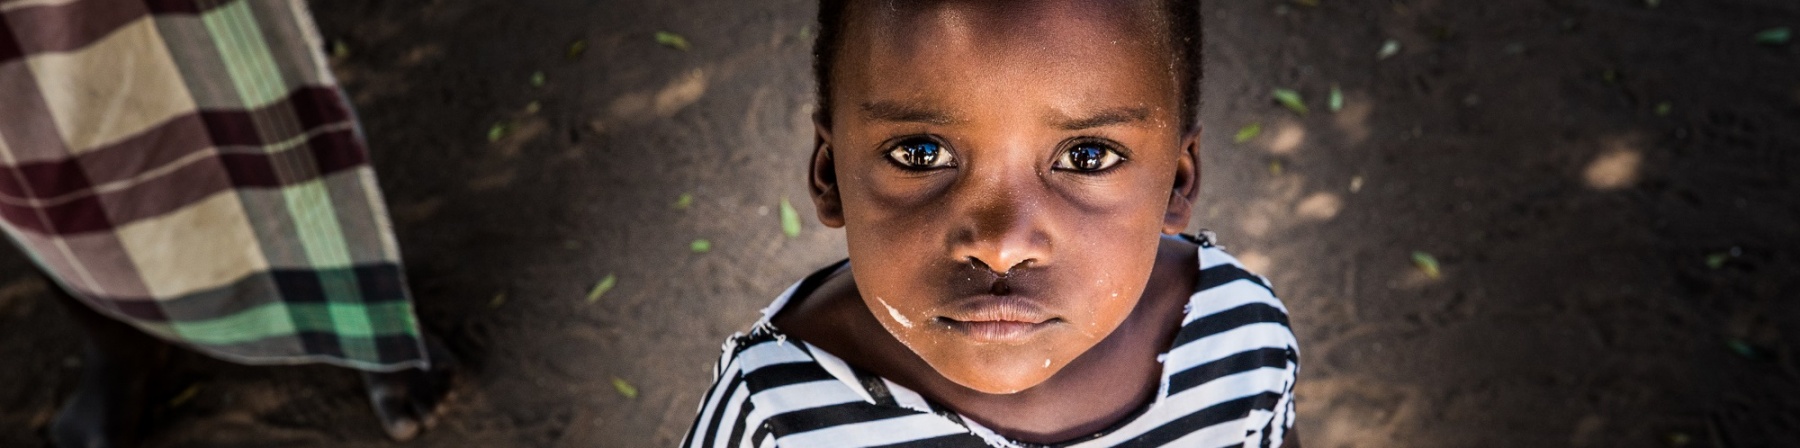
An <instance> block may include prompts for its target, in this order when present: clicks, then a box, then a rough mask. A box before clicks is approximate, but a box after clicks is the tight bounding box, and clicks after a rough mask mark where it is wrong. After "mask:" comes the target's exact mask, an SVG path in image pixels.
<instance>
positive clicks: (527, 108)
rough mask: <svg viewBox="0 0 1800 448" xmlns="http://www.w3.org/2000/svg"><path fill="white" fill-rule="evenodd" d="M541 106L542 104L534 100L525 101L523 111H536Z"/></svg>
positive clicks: (541, 107) (527, 112) (532, 112)
mask: <svg viewBox="0 0 1800 448" xmlns="http://www.w3.org/2000/svg"><path fill="white" fill-rule="evenodd" d="M543 108H544V105H543V104H538V102H537V101H535V100H534V101H532V102H529V103H525V113H526V114H535V113H538V110H540V109H543Z"/></svg>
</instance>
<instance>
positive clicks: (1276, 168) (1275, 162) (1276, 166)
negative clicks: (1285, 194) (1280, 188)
mask: <svg viewBox="0 0 1800 448" xmlns="http://www.w3.org/2000/svg"><path fill="white" fill-rule="evenodd" d="M1281 171H1282V166H1281V159H1269V174H1272V175H1276V176H1280V175H1281Z"/></svg>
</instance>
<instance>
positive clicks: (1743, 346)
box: [1725, 339, 1762, 359]
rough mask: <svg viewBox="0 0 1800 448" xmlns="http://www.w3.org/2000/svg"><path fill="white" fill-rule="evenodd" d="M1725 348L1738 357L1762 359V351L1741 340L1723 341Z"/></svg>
mask: <svg viewBox="0 0 1800 448" xmlns="http://www.w3.org/2000/svg"><path fill="white" fill-rule="evenodd" d="M1725 347H1726V348H1730V349H1731V352H1732V353H1736V354H1737V355H1738V356H1742V357H1744V358H1746V359H1762V350H1760V349H1757V348H1756V346H1754V345H1750V343H1749V342H1744V340H1743V339H1732V340H1729V341H1725Z"/></svg>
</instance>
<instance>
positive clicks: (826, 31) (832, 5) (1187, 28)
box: [813, 0, 1204, 131]
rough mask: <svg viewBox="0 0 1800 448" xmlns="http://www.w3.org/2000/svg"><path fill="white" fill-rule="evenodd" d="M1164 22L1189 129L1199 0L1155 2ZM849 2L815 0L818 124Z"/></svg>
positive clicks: (1194, 117)
mask: <svg viewBox="0 0 1800 448" xmlns="http://www.w3.org/2000/svg"><path fill="white" fill-rule="evenodd" d="M1159 1H1161V2H1162V7H1163V9H1164V12H1165V14H1164V15H1163V18H1164V19H1166V20H1167V21H1168V34H1167V35H1166V36H1165V37H1166V38H1167V39H1168V43H1169V48H1173V49H1175V52H1174V53H1175V54H1174V55H1173V57H1174V58H1175V60H1174V67H1175V69H1176V70H1179V71H1180V73H1177V74H1176V79H1177V80H1179V81H1180V83H1181V84H1180V85H1179V86H1177V87H1178V88H1179V89H1180V90H1181V111H1180V113H1181V129H1182V130H1183V131H1189V130H1193V129H1194V126H1197V125H1199V123H1200V117H1199V115H1200V76H1201V68H1200V47H1201V44H1202V43H1203V42H1204V41H1203V40H1201V35H1200V0H1159ZM848 3H849V0H819V23H818V24H817V25H816V26H817V27H818V29H819V32H818V36H817V39H816V40H814V41H813V81H814V83H816V86H817V88H818V95H819V96H818V106H817V109H816V111H817V114H818V120H819V122H820V123H824V124H826V125H827V126H829V125H830V124H831V67H832V65H831V64H832V63H833V62H834V61H836V59H837V58H836V56H837V52H838V49H839V47H841V46H842V42H840V38H841V36H843V32H842V28H843V27H844V19H845V18H844V9H845V6H846V5H847V4H848Z"/></svg>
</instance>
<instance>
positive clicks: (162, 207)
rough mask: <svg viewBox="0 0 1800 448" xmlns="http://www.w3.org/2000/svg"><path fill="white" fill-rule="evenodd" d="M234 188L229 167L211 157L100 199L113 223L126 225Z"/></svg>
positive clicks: (102, 195)
mask: <svg viewBox="0 0 1800 448" xmlns="http://www.w3.org/2000/svg"><path fill="white" fill-rule="evenodd" d="M231 189H232V184H231V176H230V175H228V174H226V173H225V166H224V165H221V164H220V163H219V161H218V160H217V159H214V158H211V157H208V158H206V159H203V160H200V161H196V162H194V163H190V164H187V165H183V166H182V167H181V168H180V169H177V170H175V171H173V172H170V173H167V174H163V175H160V176H157V177H154V178H151V179H148V180H145V181H144V183H141V184H137V185H132V186H131V187H130V188H125V189H121V190H116V191H109V192H106V193H101V194H100V195H99V196H98V197H99V198H100V204H101V206H102V207H104V208H105V209H106V215H107V216H110V217H112V222H113V223H114V224H115V225H118V226H124V225H128V224H130V223H133V222H138V221H142V220H146V219H151V218H155V217H158V216H163V215H166V214H169V213H170V212H174V211H176V210H180V209H183V208H186V207H189V206H192V205H194V204H195V203H198V202H200V201H202V200H205V199H206V198H207V197H210V196H212V195H214V194H217V193H219V192H222V191H230V190H231Z"/></svg>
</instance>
